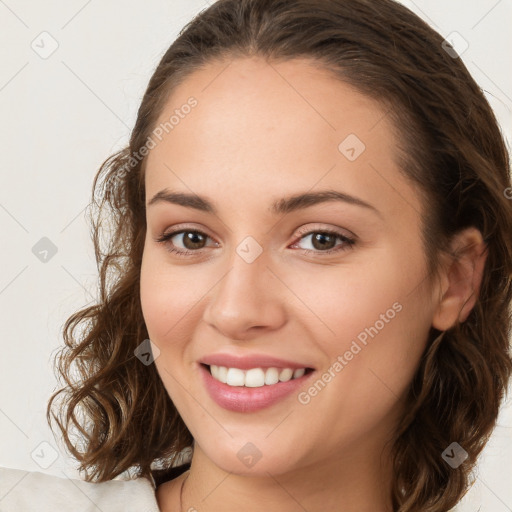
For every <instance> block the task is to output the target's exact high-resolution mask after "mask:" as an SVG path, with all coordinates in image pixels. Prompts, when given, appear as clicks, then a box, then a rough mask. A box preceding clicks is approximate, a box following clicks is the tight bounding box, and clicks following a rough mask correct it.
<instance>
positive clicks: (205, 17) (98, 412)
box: [47, 0, 512, 512]
mask: <svg viewBox="0 0 512 512" xmlns="http://www.w3.org/2000/svg"><path fill="white" fill-rule="evenodd" d="M251 56H261V57H264V58H265V59H267V62H277V61H279V60H291V59H295V58H306V59H310V60H311V61H312V62H314V63H316V64H317V65H318V66H320V67H322V68H323V69H326V70H329V71H330V72H331V73H332V76H334V77H337V78H339V79H340V80H341V81H343V82H345V83H348V84H350V85H352V86H353V87H355V88H356V89H357V90H358V91H360V92H362V93H364V94H366V95H368V96H369V97H372V98H374V99H377V100H378V101H379V102H380V104H381V105H383V106H384V108H385V110H386V111H387V113H388V114H387V115H389V116H390V118H391V120H392V122H393V123H392V124H393V126H394V128H395V131H396V140H397V141H398V144H399V146H400V147H399V152H400V170H401V172H402V173H403V175H404V176H406V177H407V178H408V179H410V180H411V181H412V182H413V183H414V184H415V185H416V187H417V189H418V190H419V191H421V193H422V195H423V198H424V200H423V205H422V209H423V214H422V218H423V230H422V236H423V240H424V247H425V254H426V255H427V260H428V262H429V265H430V269H431V270H432V271H433V272H434V273H435V272H436V269H438V268H439V267H438V265H439V261H440V260H439V256H440V255H441V253H442V252H443V251H447V248H448V247H449V242H450V240H451V239H452V237H453V236H454V235H455V234H456V233H458V232H459V231H461V230H462V229H464V228H466V227H469V226H474V227H476V228H478V229H479V230H480V231H481V233H482V235H483V237H484V240H485V242H486V245H487V251H488V256H487V260H486V265H485V269H484V273H483V277H482V284H481V289H480V293H479V297H478V300H477V302H476V305H475V306H474V308H473V309H472V311H471V313H470V315H469V317H468V318H467V320H466V321H464V322H463V323H459V324H457V325H455V326H454V327H453V328H451V329H449V330H447V331H445V332H444V333H443V335H442V336H439V332H435V330H432V331H431V333H430V338H429V341H428V343H427V347H426V349H425V352H424V354H423V356H422V359H421V361H420V364H419V367H418V370H417V372H416V374H415V376H414V378H413V380H412V382H411V384H410V389H409V393H408V396H407V403H406V404H405V408H404V410H405V411H406V412H405V413H404V416H403V418H402V419H401V422H400V424H399V426H398V429H397V431H396V439H394V440H393V449H392V457H393V467H394V474H393V481H392V490H391V491H392V502H393V509H394V511H396V512H413V511H416V510H421V511H422V512H434V511H436V512H439V511H446V510H448V509H450V508H451V507H453V506H454V505H455V504H456V503H457V502H458V501H459V500H460V499H461V497H462V496H463V495H464V494H465V492H466V491H467V489H468V488H469V486H470V485H471V478H472V470H473V468H474V465H475V464H476V461H477V458H478V455H479V454H480V453H481V451H482V449H483V448H484V446H485V444H486V442H487V441H488V438H489V436H490V434H491V432H492V430H493V428H494V427H495V425H496V420H497V416H498V412H499V408H500V405H501V402H502V400H503V398H504V396H505V393H506V389H507V385H508V382H509V379H510V375H511V371H512V359H511V354H510V341H509V337H510V333H511V311H510V304H511V301H512V285H511V282H512V281H511V279H512V200H510V199H507V195H508V194H507V191H512V189H511V188H509V187H510V186H511V184H510V162H509V155H508V152H507V149H506V146H505V143H504V140H503V137H502V135H501V133H500V129H499V127H498V124H497V121H496V119H495V116H494V114H493V112H492V110H491V108H490V106H489V104H488V102H487V101H486V99H485V97H484V95H483V93H482V91H481V89H480V88H479V87H478V85H477V84H476V83H475V81H474V80H473V79H472V77H471V76H470V74H469V72H468V71H467V69H466V67H465V66H464V64H463V63H462V61H461V59H460V58H456V56H455V55H454V54H453V51H452V52H447V51H446V45H445V44H444V45H443V38H442V37H441V36H440V35H439V34H438V33H437V32H435V31H434V30H433V29H431V28H430V27H429V26H428V25H427V24H426V23H425V22H423V21H422V20H421V19H420V18H419V17H417V16H416V15H415V14H413V13H412V12H411V11H409V10H408V9H406V8H405V7H403V6H401V5H400V4H398V3H396V2H394V1H393V0H379V1H376V0H219V1H217V2H216V3H214V4H213V5H212V6H211V7H209V8H207V9H206V10H204V11H202V12H201V13H199V15H197V16H196V17H195V18H194V19H193V20H192V21H191V22H190V23H188V24H187V25H186V26H185V27H184V29H183V30H182V31H181V32H180V34H179V36H178V37H177V39H176V40H175V42H174V43H173V44H172V45H171V46H170V48H169V49H168V50H167V51H166V53H165V54H164V55H163V57H162V58H161V60H160V62H159V64H158V66H157V68H156V70H155V72H154V74H153V76H152V77H151V79H150V81H149V84H148V87H147V90H146V92H145V94H144V97H143V99H142V102H141V105H140V108H139V111H138V116H137V119H136V122H135V126H134V128H133V131H132V134H131V137H130V141H129V144H128V146H127V147H125V148H123V149H122V150H121V151H118V152H117V153H115V154H114V155H112V156H111V157H109V158H108V159H107V160H105V162H103V164H102V166H101V168H100V169H99V171H98V173H97V175H96V177H95V180H94V184H93V193H92V202H91V219H92V237H93V241H94V247H95V254H96V260H97V264H98V269H99V299H98V301H97V303H96V304H94V305H92V306H89V307H85V308H84V309H81V310H80V311H78V312H76V313H74V314H73V315H72V316H71V317H70V318H68V319H67V321H66V323H65V326H64V333H63V336H64V340H65V345H64V346H63V348H62V349H61V350H60V352H59V353H58V354H57V356H56V366H57V368H58V372H59V374H60V376H61V377H62V378H63V379H64V383H63V384H64V386H63V387H62V388H61V389H60V390H58V391H56V392H55V393H54V394H53V395H52V397H51V398H50V401H49V403H48V409H47V418H48V422H49V423H50V426H52V420H54V421H56V422H57V425H58V427H59V429H60V431H61V433H62V435H63V438H64V441H65V443H66V446H67V448H68V449H69V451H70V453H71V454H72V455H73V456H74V457H75V458H76V459H77V460H78V461H79V462H80V470H81V471H85V472H86V479H87V480H90V481H106V480H109V479H112V478H114V477H116V476H117V475H119V474H121V473H123V472H124V471H128V470H133V469H134V468H135V470H136V472H137V474H138V476H149V475H151V474H155V467H156V466H157V465H158V464H160V466H163V467H164V466H167V467H170V466H172V465H173V464H175V463H176V461H177V456H178V454H179V452H180V451H181V450H183V449H184V448H186V447H190V446H191V444H192V442H193V439H192V436H191V434H190V432H189V430H188V429H187V427H186V425H185V424H184V422H183V420H182V419H181V417H180V415H179V414H178V412H177V410H176V408H175V407H174V405H173V403H172V401H171V399H170V398H169V396H168V394H167V392H166V390H165V388H164V386H163V384H162V381H161V379H160V377H159V375H158V373H157V370H156V367H155V365H151V366H149V367H145V366H143V365H142V364H141V362H140V361H139V360H138V359H137V358H136V357H135V355H134V350H135V349H136V347H137V346H138V345H139V344H140V343H141V342H142V340H144V339H146V338H148V333H147V330H146V326H145V324H144V319H143V316H142V310H141V304H140V293H139V284H140V283H139V275H140V267H141V260H142V253H143V248H144V238H145V230H146V224H145V203H144V200H145V190H144V164H145V161H146V159H145V158H144V157H141V155H144V150H143V148H144V146H145V144H146V143H147V140H148V137H149V136H150V135H151V132H152V130H153V129H154V127H155V124H156V121H157V118H158V117H159V115H160V113H161V112H162V109H163V107H164V105H165V103H166V101H167V99H168V98H169V95H170V94H171V92H172V91H173V90H174V89H175V88H176V86H177V85H179V84H180V83H182V82H183V80H185V79H186V78H187V76H189V75H190V74H191V73H193V72H194V71H196V70H198V69H201V68H203V67H204V66H207V65H208V64H209V63H211V62H213V61H215V60H217V61H222V60H224V61H226V62H229V60H231V59H234V58H244V57H251ZM58 398H59V399H58ZM52 428H53V426H52ZM453 441H457V442H458V443H459V444H460V445H461V446H462V447H463V448H464V449H465V450H466V452H467V453H468V458H467V460H466V461H465V462H464V463H463V464H462V465H460V466H459V467H458V468H457V469H452V468H451V467H450V466H449V465H448V464H447V463H446V462H445V461H444V460H443V459H442V457H441V453H442V452H443V450H444V449H445V448H446V447H447V446H448V445H449V444H450V443H452V442H453Z"/></svg>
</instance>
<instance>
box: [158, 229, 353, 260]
mask: <svg viewBox="0 0 512 512" xmlns="http://www.w3.org/2000/svg"><path fill="white" fill-rule="evenodd" d="M178 237H181V242H180V243H181V245H182V246H183V247H177V246H176V244H175V243H174V241H172V239H173V238H176V239H179V238H178ZM308 238H310V246H311V247H313V249H309V248H304V247H298V242H295V243H294V244H293V245H291V246H290V247H292V248H299V249H303V251H304V252H305V253H307V254H309V253H320V254H328V253H332V252H337V251H343V250H347V249H349V248H350V247H351V246H352V245H354V243H355V240H354V239H353V238H350V237H348V236H346V235H344V234H342V233H339V232H337V231H330V230H323V231H321V230H316V231H309V232H308V233H305V234H303V235H302V236H301V237H300V240H299V241H301V240H306V239H308ZM208 239H211V237H209V236H208V235H207V234H205V233H203V232H201V231H197V230H186V229H182V230H179V231H172V232H170V233H165V234H163V235H161V236H160V237H158V238H157V239H156V240H155V241H156V242H159V243H164V244H166V245H168V246H169V247H168V249H167V250H168V251H169V252H171V253H175V254H177V255H178V256H187V255H192V254H193V253H198V252H200V251H201V250H202V249H203V248H204V247H205V244H206V241H207V240H208ZM338 240H340V242H339V243H337V241H338ZM214 246H218V243H217V242H215V243H214Z"/></svg>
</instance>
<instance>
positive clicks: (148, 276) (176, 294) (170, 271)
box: [140, 249, 205, 349]
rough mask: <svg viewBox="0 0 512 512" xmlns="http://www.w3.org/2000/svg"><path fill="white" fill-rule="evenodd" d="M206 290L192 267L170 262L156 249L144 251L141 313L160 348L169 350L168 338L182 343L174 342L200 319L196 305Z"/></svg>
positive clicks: (141, 278) (141, 280)
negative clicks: (188, 326)
mask: <svg viewBox="0 0 512 512" xmlns="http://www.w3.org/2000/svg"><path fill="white" fill-rule="evenodd" d="M196 281H197V280H196ZM204 292H205V288H204V283H203V284H200V283H198V282H196V283H195V284H194V278H193V277H191V275H190V269H187V267H185V266H183V267H179V266H171V265H169V264H168V263H166V261H165V256H162V255H161V254H159V251H157V250H154V249H148V250H145V251H144V255H143V259H142V266H141V275H140V295H141V307H142V313H143V316H144V321H145V323H146V327H147V329H148V333H149V336H150V338H151V339H152V340H153V341H155V343H157V345H158V346H159V347H160V348H161V349H164V348H165V349H167V344H166V343H165V341H166V340H169V339H171V338H172V340H173V344H174V345H176V344H179V343H174V342H175V341H178V340H179V339H181V338H182V335H183V333H184V332H185V331H184V326H185V325H187V324H190V322H191V321H194V320H195V321H197V319H196V318H195V317H196V315H197V310H198V307H197V306H198V305H199V304H198V303H199V301H200V299H201V297H202V296H203V294H204ZM180 333H181V335H180Z"/></svg>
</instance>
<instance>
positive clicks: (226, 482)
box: [182, 444, 392, 512]
mask: <svg viewBox="0 0 512 512" xmlns="http://www.w3.org/2000/svg"><path fill="white" fill-rule="evenodd" d="M382 453H383V456H382V457H380V456H378V455H375V452H374V453H373V454H372V456H368V455H369V454H368V453H361V450H360V449H359V450H358V453H357V454H355V453H351V452H350V450H349V451H345V452H344V454H343V455H340V454H338V455H337V456H336V457H333V458H331V459H323V460H322V461H318V462H311V463H310V464H309V465H304V466H302V467H300V468H295V469H294V470H292V471H289V472H286V473H280V474H273V473H272V471H271V470H266V469H269V468H266V469H264V470H260V471H259V472H258V473H255V474H254V475H238V474H235V473H233V472H230V471H228V470H225V469H222V468H220V467H219V466H217V465H216V464H214V463H213V461H212V460H210V459H209V458H208V457H207V455H206V454H205V453H204V452H203V451H202V449H201V448H200V447H199V446H198V445H197V444H196V446H195V448H194V455H193V457H192V462H191V467H190V472H189V475H188V478H187V481H186V485H185V486H184V488H183V495H182V512H185V511H189V510H194V509H195V510H204V511H207V512H234V511H235V510H236V511H237V512H238V511H239V510H240V509H243V510H244V512H256V511H261V510H269V511H274V510H276V511H277V510H279V512H292V511H293V512H296V511H297V510H308V511H309V512H317V511H318V512H320V511H321V512H330V511H336V512H338V511H343V512H356V511H357V512H376V511H378V512H390V511H391V510H392V507H391V497H390V486H391V478H390V476H391V468H390V464H389V456H388V455H389V454H386V455H384V452H382ZM255 468H256V466H255Z"/></svg>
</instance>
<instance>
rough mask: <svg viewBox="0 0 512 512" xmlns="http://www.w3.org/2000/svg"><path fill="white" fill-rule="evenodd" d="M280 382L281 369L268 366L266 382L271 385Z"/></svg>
mask: <svg viewBox="0 0 512 512" xmlns="http://www.w3.org/2000/svg"><path fill="white" fill-rule="evenodd" d="M278 382H279V370H278V369H277V368H268V369H267V371H266V372H265V384H266V385H267V386H271V385H272V384H277V383H278Z"/></svg>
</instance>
